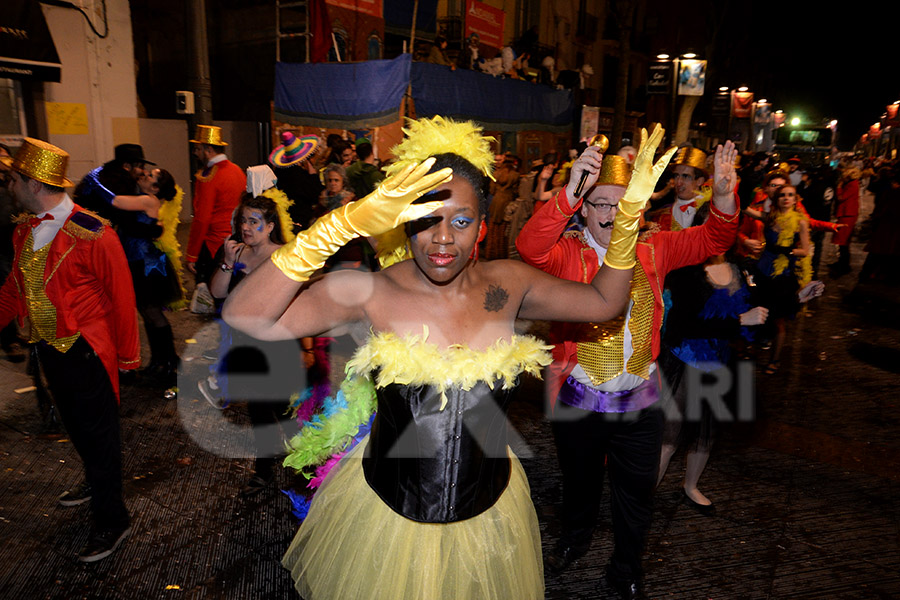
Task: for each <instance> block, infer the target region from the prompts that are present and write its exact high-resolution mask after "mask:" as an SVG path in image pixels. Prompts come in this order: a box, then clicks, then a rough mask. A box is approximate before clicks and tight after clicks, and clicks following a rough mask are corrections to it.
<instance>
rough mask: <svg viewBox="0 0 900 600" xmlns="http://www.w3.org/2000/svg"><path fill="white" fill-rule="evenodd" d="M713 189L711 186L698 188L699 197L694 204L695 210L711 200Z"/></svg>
mask: <svg viewBox="0 0 900 600" xmlns="http://www.w3.org/2000/svg"><path fill="white" fill-rule="evenodd" d="M712 193H713V189H712V187H711V186H708V185H704V186H702V187H701V188H700V195H699V196H698V197H697V199H696V200H694V202H696V203H697V208H700V207H701V206H703V205H704V204H706V203H707V202H709V201H710V200H712Z"/></svg>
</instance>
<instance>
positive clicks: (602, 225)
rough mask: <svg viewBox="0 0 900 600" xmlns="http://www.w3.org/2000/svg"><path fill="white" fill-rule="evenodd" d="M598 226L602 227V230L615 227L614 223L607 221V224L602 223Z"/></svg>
mask: <svg viewBox="0 0 900 600" xmlns="http://www.w3.org/2000/svg"><path fill="white" fill-rule="evenodd" d="M598 225H600V228H601V229H609V228H610V227H612V226H613V222H612V221H605V222H600V223H598Z"/></svg>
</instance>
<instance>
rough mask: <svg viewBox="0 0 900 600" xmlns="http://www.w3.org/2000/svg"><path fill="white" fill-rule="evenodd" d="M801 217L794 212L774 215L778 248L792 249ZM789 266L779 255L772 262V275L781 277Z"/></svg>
mask: <svg viewBox="0 0 900 600" xmlns="http://www.w3.org/2000/svg"><path fill="white" fill-rule="evenodd" d="M802 218H803V216H802V215H801V214H800V213H799V212H797V211H796V210H789V211H787V212H786V213H780V214H777V215H775V226H776V228H778V230H779V231H778V241H777V242H776V243H777V244H778V245H779V246H782V247H785V248H793V247H794V236H795V235H796V234H797V232H799V231H800V220H801V219H802ZM789 264H790V260H789V259H788V257H787V256H785V255H784V254H779V255H778V256H776V257H775V260H774V262H773V267H774V275H776V276H778V275H781V274H782V273H783V272H784V270H785V269H786V268H787V267H788V265H789Z"/></svg>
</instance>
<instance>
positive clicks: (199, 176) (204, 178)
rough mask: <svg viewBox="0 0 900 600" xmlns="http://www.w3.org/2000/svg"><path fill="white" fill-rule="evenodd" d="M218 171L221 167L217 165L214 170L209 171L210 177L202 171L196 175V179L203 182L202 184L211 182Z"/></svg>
mask: <svg viewBox="0 0 900 600" xmlns="http://www.w3.org/2000/svg"><path fill="white" fill-rule="evenodd" d="M218 170H219V165H217V164H216V165H213V167H212V169H210V170H209V175H204V174H203V169H200V170H199V171H197V172H196V173H194V179H195V180H196V181H202V182H204V183H206V182H207V181H209V180H211V179H212V178H213V177H215V176H216V171H218Z"/></svg>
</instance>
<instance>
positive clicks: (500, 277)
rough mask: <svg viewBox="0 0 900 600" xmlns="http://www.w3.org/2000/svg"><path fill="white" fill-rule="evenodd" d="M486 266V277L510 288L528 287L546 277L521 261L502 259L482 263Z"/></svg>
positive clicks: (538, 270)
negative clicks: (536, 280) (535, 280)
mask: <svg viewBox="0 0 900 600" xmlns="http://www.w3.org/2000/svg"><path fill="white" fill-rule="evenodd" d="M482 265H483V266H484V275H483V276H484V277H485V279H488V280H491V281H501V282H503V283H506V284H507V285H510V286H515V287H522V288H524V287H528V285H529V284H530V283H531V282H532V281H534V279H535V278H540V277H545V276H546V274H545V273H544V272H543V271H541V270H540V269H537V268H535V267H532V266H531V265H527V264H525V263H524V262H522V261H520V260H511V259H501V260H492V261H489V262H485V263H480V264H479V266H482Z"/></svg>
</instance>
